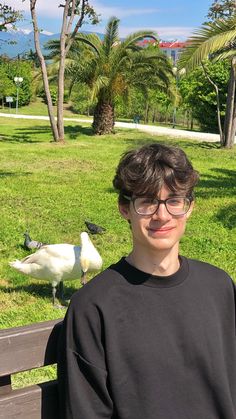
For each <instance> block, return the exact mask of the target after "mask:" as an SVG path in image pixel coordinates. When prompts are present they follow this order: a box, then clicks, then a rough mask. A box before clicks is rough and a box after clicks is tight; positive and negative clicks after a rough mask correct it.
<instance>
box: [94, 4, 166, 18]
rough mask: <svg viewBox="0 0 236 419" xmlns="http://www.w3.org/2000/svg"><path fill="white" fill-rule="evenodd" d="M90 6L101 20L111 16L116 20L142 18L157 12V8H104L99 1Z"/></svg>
mask: <svg viewBox="0 0 236 419" xmlns="http://www.w3.org/2000/svg"><path fill="white" fill-rule="evenodd" d="M92 5H93V7H94V9H95V10H96V12H97V13H98V14H100V15H101V18H102V19H108V18H110V17H111V16H116V17H118V18H123V17H128V16H140V15H141V16H142V15H144V14H145V15H147V14H152V13H157V12H159V9H158V8H148V7H145V8H141V9H140V8H136V7H135V8H127V7H114V6H104V5H103V4H101V3H100V2H99V1H96V0H94V1H92Z"/></svg>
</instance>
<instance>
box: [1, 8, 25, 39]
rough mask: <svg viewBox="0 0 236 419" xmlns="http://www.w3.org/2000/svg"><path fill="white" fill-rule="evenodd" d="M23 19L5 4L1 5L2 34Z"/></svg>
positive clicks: (16, 11) (17, 12)
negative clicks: (9, 26) (8, 27)
mask: <svg viewBox="0 0 236 419" xmlns="http://www.w3.org/2000/svg"><path fill="white" fill-rule="evenodd" d="M21 18H22V14H21V13H20V12H19V11H18V10H15V9H14V8H13V7H11V6H8V5H7V4H5V3H0V22H1V23H0V32H2V31H7V26H8V25H12V26H14V24H15V23H16V22H17V20H20V19H21Z"/></svg>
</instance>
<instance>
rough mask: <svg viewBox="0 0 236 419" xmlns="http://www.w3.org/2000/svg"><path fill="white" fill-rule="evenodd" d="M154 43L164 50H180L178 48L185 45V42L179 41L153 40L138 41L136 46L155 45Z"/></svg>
mask: <svg viewBox="0 0 236 419" xmlns="http://www.w3.org/2000/svg"><path fill="white" fill-rule="evenodd" d="M156 42H158V44H159V46H160V48H165V49H168V48H169V49H175V48H176V49H180V48H184V47H186V45H187V42H180V41H160V42H159V41H155V39H143V40H142V41H139V42H138V44H139V45H140V46H145V45H148V44H155V43H156Z"/></svg>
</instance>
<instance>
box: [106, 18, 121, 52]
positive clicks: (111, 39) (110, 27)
mask: <svg viewBox="0 0 236 419" xmlns="http://www.w3.org/2000/svg"><path fill="white" fill-rule="evenodd" d="M118 27H119V19H118V18H117V17H112V18H110V20H109V22H108V24H107V28H106V33H105V36H104V41H103V50H104V53H105V55H106V56H109V53H110V51H111V48H112V47H113V46H114V45H116V44H118V43H119V31H118Z"/></svg>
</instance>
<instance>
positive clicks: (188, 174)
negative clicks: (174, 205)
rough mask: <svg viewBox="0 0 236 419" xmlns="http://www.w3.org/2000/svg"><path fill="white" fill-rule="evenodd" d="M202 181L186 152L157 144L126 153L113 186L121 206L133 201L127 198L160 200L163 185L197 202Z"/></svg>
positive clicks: (119, 165)
mask: <svg viewBox="0 0 236 419" xmlns="http://www.w3.org/2000/svg"><path fill="white" fill-rule="evenodd" d="M198 178H199V175H198V172H197V171H196V170H194V169H193V166H192V164H191V163H190V161H189V160H188V158H187V156H186V154H185V152H184V151H183V150H181V149H180V148H178V147H172V146H166V145H162V144H157V143H154V144H148V145H145V146H143V147H141V148H139V149H135V150H131V151H128V152H126V153H125V154H123V156H122V157H121V160H120V162H119V164H118V167H117V170H116V174H115V177H114V179H113V186H114V188H115V189H116V191H117V192H118V193H119V203H121V204H122V203H123V204H125V203H128V202H129V201H128V200H127V199H126V198H125V195H126V196H129V197H131V196H149V197H152V198H156V197H157V196H158V194H159V192H160V190H161V188H162V186H163V185H166V186H167V187H168V188H169V189H170V190H171V191H172V192H174V193H177V194H178V195H179V194H181V195H184V196H188V197H190V198H191V199H193V188H194V186H195V185H196V184H197V182H198Z"/></svg>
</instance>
